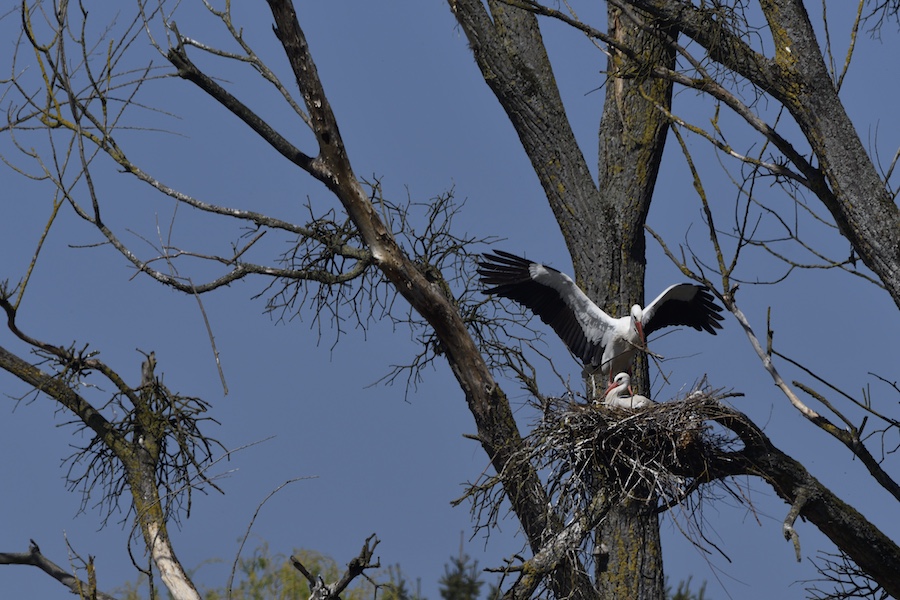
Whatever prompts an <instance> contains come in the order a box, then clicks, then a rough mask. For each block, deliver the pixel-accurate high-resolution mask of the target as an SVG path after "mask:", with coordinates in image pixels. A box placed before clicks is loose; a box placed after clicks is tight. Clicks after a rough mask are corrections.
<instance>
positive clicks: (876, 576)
mask: <svg viewBox="0 0 900 600" xmlns="http://www.w3.org/2000/svg"><path fill="white" fill-rule="evenodd" d="M722 408H723V414H722V417H721V418H719V419H717V420H718V421H719V422H720V423H721V424H722V425H723V426H725V427H727V428H728V429H730V430H731V431H733V432H735V433H736V434H737V435H738V437H739V438H740V439H741V441H742V442H743V443H744V448H743V449H741V450H739V451H737V452H734V453H732V454H731V455H727V456H726V457H725V459H724V460H723V461H721V464H720V465H711V471H712V472H715V471H716V470H720V471H721V472H722V473H730V474H732V475H734V474H737V472H736V470H739V471H740V472H743V473H746V474H748V475H755V476H758V477H761V478H762V479H764V480H765V481H766V482H767V483H769V485H771V486H772V489H774V490H775V493H776V494H778V496H779V497H780V498H782V499H783V500H785V501H786V502H787V503H788V504H789V505H791V507H792V510H796V511H797V514H798V515H799V516H801V517H803V518H804V519H806V520H808V521H809V522H810V523H812V524H813V525H815V526H816V527H817V528H818V529H819V531H821V532H822V533H824V534H825V535H826V536H827V537H828V539H830V540H831V541H832V542H834V544H835V545H836V546H837V547H838V548H839V549H840V550H841V551H842V552H844V553H846V555H847V556H849V557H850V558H851V559H852V560H853V562H855V563H856V565H857V566H858V567H859V568H860V569H862V570H863V571H864V572H865V573H866V574H867V575H869V576H870V577H871V578H872V579H873V580H874V581H876V582H877V583H878V584H879V585H880V586H881V587H882V588H883V589H884V591H885V592H887V593H888V594H890V595H891V596H892V597H894V598H900V547H898V546H897V544H896V543H894V542H893V541H892V540H891V539H890V538H888V537H887V536H886V535H884V533H882V532H881V530H879V529H878V528H877V527H875V525H873V524H872V523H870V522H869V521H868V520H867V519H866V518H865V517H864V516H863V515H861V514H860V513H859V512H857V511H856V509H854V508H853V507H852V506H850V505H849V504H847V503H846V502H844V501H843V500H841V499H840V498H838V497H837V496H836V495H835V494H834V493H833V492H832V491H831V490H829V489H828V488H827V487H825V486H824V485H822V484H821V483H820V482H819V481H818V480H817V479H816V478H815V477H813V476H812V475H811V474H810V473H809V471H807V470H806V468H805V467H804V466H803V465H802V464H801V463H799V462H798V461H796V460H794V459H793V458H792V457H790V456H789V455H787V454H785V453H784V452H782V451H781V450H779V449H778V448H776V447H775V445H774V444H772V442H771V440H769V438H768V437H766V435H765V434H764V433H763V431H762V430H761V429H759V427H757V426H756V425H755V424H754V423H753V422H752V421H751V420H750V419H749V418H748V417H747V416H746V415H744V414H743V413H740V412H738V411H736V410H734V409H730V408H726V407H724V406H723V407H722Z"/></svg>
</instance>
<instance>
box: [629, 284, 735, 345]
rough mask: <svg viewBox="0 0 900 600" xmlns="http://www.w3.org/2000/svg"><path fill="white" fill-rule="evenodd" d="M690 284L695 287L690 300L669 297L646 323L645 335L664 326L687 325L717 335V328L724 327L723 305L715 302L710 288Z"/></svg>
mask: <svg viewBox="0 0 900 600" xmlns="http://www.w3.org/2000/svg"><path fill="white" fill-rule="evenodd" d="M683 285H684V286H688V285H690V287H692V288H694V289H695V293H694V294H693V297H692V298H690V299H688V300H675V299H671V298H670V299H668V300H666V301H665V302H662V303H661V304H660V305H659V306H658V307H656V310H655V312H654V314H653V317H652V318H651V319H650V321H649V322H648V323H644V335H648V336H649V335H650V334H651V333H653V332H654V331H657V330H658V329H662V328H663V327H670V326H674V325H685V326H687V327H693V328H694V329H696V330H697V331H706V332H707V333H711V334H713V335H716V330H717V329H722V325H721V324H720V323H719V321H723V320H724V317H723V316H722V315H720V314H719V313H720V312H722V307H721V306H719V305H718V304H716V303H715V302H714V300H715V299H714V298H713V295H712V294H711V293H710V291H709V289H707V288H706V287H705V286H702V285H693V284H683Z"/></svg>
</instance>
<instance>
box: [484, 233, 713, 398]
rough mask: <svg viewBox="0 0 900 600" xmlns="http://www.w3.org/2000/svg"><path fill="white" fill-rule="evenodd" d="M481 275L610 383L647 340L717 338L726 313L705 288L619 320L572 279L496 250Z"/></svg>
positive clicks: (678, 287)
mask: <svg viewBox="0 0 900 600" xmlns="http://www.w3.org/2000/svg"><path fill="white" fill-rule="evenodd" d="M478 274H479V275H480V276H481V282H482V284H484V285H485V286H486V287H487V289H485V290H484V293H485V294H494V295H497V296H502V297H504V298H509V299H510V300H515V301H516V302H518V303H519V304H521V305H523V306H525V307H526V308H528V309H530V310H531V311H532V312H533V313H534V314H536V315H537V316H539V317H540V318H541V320H542V321H543V322H544V323H546V324H548V325H550V327H552V328H553V331H555V332H556V335H558V336H559V337H560V339H561V340H562V341H563V342H565V344H566V346H568V347H569V350H570V351H571V352H572V353H573V354H574V355H575V356H577V357H578V358H579V359H581V361H582V362H583V363H584V365H585V368H586V370H588V371H589V372H592V373H594V372H596V371H597V370H598V368H599V369H600V370H601V372H602V373H603V375H605V376H606V377H607V378H608V380H609V381H612V376H613V374H615V373H620V372H626V371H630V370H631V369H630V368H631V361H632V358H633V357H634V354H635V351H636V349H639V348H646V336H648V335H650V334H651V333H653V332H654V331H657V330H658V329H662V328H663V327H669V326H672V325H685V326H688V327H693V328H694V329H696V330H697V331H706V332H708V333H711V334H713V335H716V330H717V329H721V328H722V325H721V324H720V323H719V321H722V320H723V317H722V315H720V314H719V313H720V312H722V308H721V307H720V306H718V305H717V304H715V303H714V302H713V296H712V294H711V293H710V291H709V290H708V289H707V288H705V287H704V286H702V285H696V284H693V283H677V284H675V285H672V286H669V287H668V288H666V290H665V291H664V292H663V293H662V294H660V295H659V296H658V297H657V298H656V299H655V300H654V301H653V302H651V303H650V304H648V305H647V306H646V307H645V308H641V307H640V306H639V305H637V304H635V305H634V306H632V307H631V314H630V315H629V316H627V317H619V318H613V317H611V316H609V315H608V314H606V313H605V312H603V310H601V309H600V307H598V306H597V305H596V304H594V303H593V302H591V300H590V298H588V297H587V295H586V294H585V293H584V292H583V291H581V290H580V289H579V288H578V286H577V285H575V282H574V281H572V278H571V277H569V276H568V275H566V274H565V273H561V272H559V271H557V270H556V269H554V268H552V267H548V266H546V265H542V264H540V263H536V262H532V261H530V260H527V259H525V258H521V257H519V256H516V255H515V254H510V253H509V252H504V251H502V250H495V251H494V253H493V254H485V255H483V258H482V260H481V261H479V264H478Z"/></svg>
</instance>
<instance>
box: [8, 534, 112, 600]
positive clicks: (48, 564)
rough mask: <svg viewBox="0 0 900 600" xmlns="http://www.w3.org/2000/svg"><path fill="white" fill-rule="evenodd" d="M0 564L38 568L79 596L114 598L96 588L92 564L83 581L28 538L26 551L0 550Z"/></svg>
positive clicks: (107, 599) (99, 599)
mask: <svg viewBox="0 0 900 600" xmlns="http://www.w3.org/2000/svg"><path fill="white" fill-rule="evenodd" d="M0 565H31V566H33V567H37V568H39V569H40V570H41V571H43V572H44V573H46V574H47V575H49V576H50V577H52V578H53V579H55V580H57V581H58V582H60V583H61V584H62V585H64V586H66V587H67V588H69V590H70V591H71V592H72V593H73V594H76V595H78V596H79V597H81V598H97V599H98V600H116V598H115V596H110V595H109V594H104V593H103V592H101V591H99V590H97V584H96V580H94V581H93V582H91V580H92V579H94V574H93V565H92V564H91V568H90V569H89V570H88V577H89V580H88V581H83V580H81V579H79V578H78V577H76V576H75V575H72V574H70V573H68V572H66V571H65V570H63V569H62V568H61V567H59V566H58V565H56V564H55V563H54V562H52V561H51V560H50V559H48V558H47V557H46V556H44V555H43V554H41V549H40V548H38V545H37V543H36V542H35V541H34V540H30V543H29V544H28V552H18V553H16V552H0Z"/></svg>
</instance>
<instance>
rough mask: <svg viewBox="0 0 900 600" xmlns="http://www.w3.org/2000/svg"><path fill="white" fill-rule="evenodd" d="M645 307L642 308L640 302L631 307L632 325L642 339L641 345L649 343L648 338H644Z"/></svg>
mask: <svg viewBox="0 0 900 600" xmlns="http://www.w3.org/2000/svg"><path fill="white" fill-rule="evenodd" d="M643 320H644V309H643V308H641V305H640V304H635V305H633V306H632V307H631V326H632V327H633V328H634V330H635V331H636V332H637V334H638V339H639V340H640V341H641V346H646V345H647V340H646V339H645V338H644V323H643Z"/></svg>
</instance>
